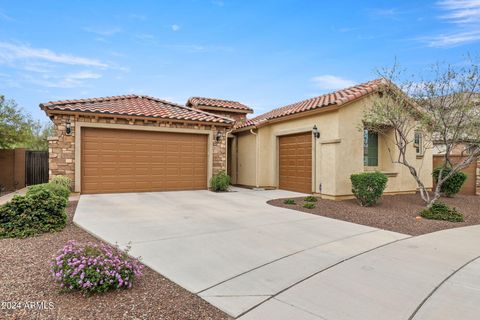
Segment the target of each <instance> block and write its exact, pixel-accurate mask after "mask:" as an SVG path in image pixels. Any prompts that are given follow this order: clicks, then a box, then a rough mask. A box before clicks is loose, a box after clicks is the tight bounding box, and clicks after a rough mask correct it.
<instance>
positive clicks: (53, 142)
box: [48, 115, 75, 185]
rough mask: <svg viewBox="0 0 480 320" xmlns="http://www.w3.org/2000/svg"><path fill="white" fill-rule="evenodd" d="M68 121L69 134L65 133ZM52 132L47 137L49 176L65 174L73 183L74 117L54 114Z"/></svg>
mask: <svg viewBox="0 0 480 320" xmlns="http://www.w3.org/2000/svg"><path fill="white" fill-rule="evenodd" d="M67 121H70V127H71V134H70V135H67V134H66V126H67ZM53 125H54V134H53V136H51V137H49V138H48V157H49V178H50V179H52V178H53V177H55V176H60V175H62V176H67V177H69V178H70V179H72V182H73V185H75V182H74V180H75V117H74V116H67V115H55V116H54V119H53Z"/></svg>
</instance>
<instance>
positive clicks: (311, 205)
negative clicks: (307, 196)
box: [303, 202, 315, 209]
mask: <svg viewBox="0 0 480 320" xmlns="http://www.w3.org/2000/svg"><path fill="white" fill-rule="evenodd" d="M303 207H304V208H307V209H313V208H315V203H313V202H305V203H304V204H303Z"/></svg>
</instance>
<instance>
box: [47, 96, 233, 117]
mask: <svg viewBox="0 0 480 320" xmlns="http://www.w3.org/2000/svg"><path fill="white" fill-rule="evenodd" d="M40 107H41V108H42V109H43V110H45V111H47V110H62V111H72V112H86V113H102V114H114V115H126V116H142V117H152V118H161V119H172V120H190V121H202V122H215V123H226V124H231V123H233V120H231V119H229V118H226V117H221V116H217V115H214V114H211V113H208V112H205V111H201V110H195V109H192V108H189V107H185V106H182V105H179V104H175V103H173V102H169V101H165V100H161V99H157V98H153V97H148V96H139V95H124V96H112V97H103V98H90V99H79V100H62V101H53V102H52V101H51V102H47V103H42V104H40Z"/></svg>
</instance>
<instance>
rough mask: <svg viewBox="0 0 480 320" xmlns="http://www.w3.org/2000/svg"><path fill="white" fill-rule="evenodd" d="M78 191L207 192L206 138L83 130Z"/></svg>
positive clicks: (128, 131)
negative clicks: (203, 190)
mask: <svg viewBox="0 0 480 320" xmlns="http://www.w3.org/2000/svg"><path fill="white" fill-rule="evenodd" d="M81 132H82V133H81V141H82V145H81V188H82V193H110V192H143V191H172V190H198V189H206V188H207V167H208V166H207V158H208V157H207V154H208V150H207V140H208V137H207V135H205V134H187V133H172V132H155V131H141V130H117V129H99V128H83V129H82V131H81Z"/></svg>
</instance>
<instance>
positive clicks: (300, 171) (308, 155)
mask: <svg viewBox="0 0 480 320" xmlns="http://www.w3.org/2000/svg"><path fill="white" fill-rule="evenodd" d="M278 163H279V187H280V188H281V189H286V190H292V191H298V192H305V193H310V192H312V135H311V133H310V132H306V133H301V134H295V135H289V136H282V137H280V138H279V161H278Z"/></svg>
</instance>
